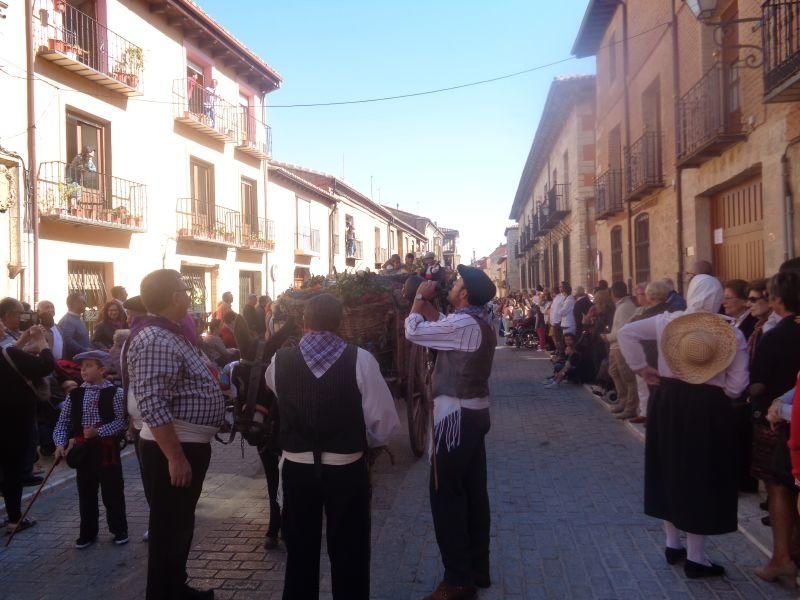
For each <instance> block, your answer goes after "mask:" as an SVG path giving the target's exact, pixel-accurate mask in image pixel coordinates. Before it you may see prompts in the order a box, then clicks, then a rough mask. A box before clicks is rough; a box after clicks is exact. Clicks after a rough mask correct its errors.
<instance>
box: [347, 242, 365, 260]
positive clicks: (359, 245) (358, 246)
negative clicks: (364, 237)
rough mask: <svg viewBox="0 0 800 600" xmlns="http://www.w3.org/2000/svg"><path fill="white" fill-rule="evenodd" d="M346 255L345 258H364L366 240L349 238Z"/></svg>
mask: <svg viewBox="0 0 800 600" xmlns="http://www.w3.org/2000/svg"><path fill="white" fill-rule="evenodd" d="M344 255H345V258H355V259H357V260H361V259H362V258H364V242H362V241H361V240H356V239H350V240H347V244H346V247H345V249H344Z"/></svg>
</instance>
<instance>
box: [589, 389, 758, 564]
mask: <svg viewBox="0 0 800 600" xmlns="http://www.w3.org/2000/svg"><path fill="white" fill-rule="evenodd" d="M583 388H584V389H585V390H586V392H587V393H588V394H589V395H590V396H591V397H592V398H594V399H595V401H596V402H597V403H598V404H600V405H601V406H602V407H603V408H605V409H606V410H607V411H608V412H609V413H610V412H611V405H610V404H608V403H607V402H604V401H603V399H602V398H600V397H599V396H598V395H596V394H593V393H592V388H591V386H590V385H588V384H584V385H583ZM625 428H626V429H627V430H628V431H630V432H631V433H632V434H633V436H634V437H635V438H636V439H638V440H639V441H640V442H642V444H644V438H645V428H644V427H642V426H640V425H634V424H633V423H631V422H629V421H625ZM742 520H743V519H739V524H738V525H737V528H738V530H739V532H740V533H741V534H742V535H743V536H744V537H745V538H746V539H747V541H748V542H750V543H751V544H753V546H755V547H756V548H758V550H759V551H760V552H761V553H762V554H763V555H764V556H766V557H767V558H771V557H772V552H771V551H770V550H769V548H767V547H766V546H764V544H762V543H761V542H760V541H759V540H758V538H757V537H756V536H755V535H753V533H752V532H751V531H749V530H748V529H747V528H746V527H744V526H743V525H741V521H742Z"/></svg>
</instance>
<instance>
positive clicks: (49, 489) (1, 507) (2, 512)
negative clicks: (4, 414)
mask: <svg viewBox="0 0 800 600" xmlns="http://www.w3.org/2000/svg"><path fill="white" fill-rule="evenodd" d="M134 452H135V451H134V449H133V446H131V445H128V446H126V447H125V448H123V450H122V452H120V459H125V458H127V457H129V456H130V455H131V454H134ZM64 473H65V474H64V475H63V476H61V477H58V478H54V479H52V480H51V481H48V482H47V484H46V485H45V486H44V487H43V488H42V491H41V493H40V494H39V497H42V496H47V495H49V494H51V493H53V492H55V491H57V490H60V489H61V488H62V487H64V486H65V485H67V484H68V483H70V482H71V481H74V480H75V476H76V473H75V469H71V468H69V467H67V470H66V471H65V472H64ZM54 474H55V473H54ZM37 487H38V486H37ZM37 487H25V488H23V492H22V510H23V512H24V511H25V509H26V508H27V506H28V502H29V501H30V499H31V498H33V495H34V494H35V493H36V489H37ZM0 516H2V517H5V516H6V507H5V504H0Z"/></svg>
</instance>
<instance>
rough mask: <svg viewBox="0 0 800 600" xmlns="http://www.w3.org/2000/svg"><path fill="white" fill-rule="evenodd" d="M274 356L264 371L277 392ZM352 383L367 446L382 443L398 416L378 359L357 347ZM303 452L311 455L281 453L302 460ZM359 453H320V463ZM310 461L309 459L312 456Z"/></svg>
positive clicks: (330, 463) (387, 436)
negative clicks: (362, 413) (359, 393)
mask: <svg viewBox="0 0 800 600" xmlns="http://www.w3.org/2000/svg"><path fill="white" fill-rule="evenodd" d="M277 358H278V356H277V355H275V356H274V357H273V358H272V362H271V363H270V364H269V367H267V372H266V373H265V374H264V380H265V381H266V384H267V387H269V389H271V390H272V391H273V392H275V394H276V395H277V393H278V392H277V390H276V389H275V361H276V360H277ZM356 383H357V385H358V391H360V392H361V410H362V411H363V412H364V425H365V426H366V429H367V443H368V445H369V447H370V448H374V447H376V446H383V445H384V444H386V442H387V441H388V440H389V436H390V435H392V433H393V432H394V430H395V429H397V428H398V427H399V426H400V418H399V417H398V416H397V409H396V408H395V406H394V398H393V397H392V392H390V391H389V387H388V386H387V385H386V381H385V380H384V379H383V375H381V369H380V366H379V365H378V361H377V360H375V357H374V356H372V354H370V353H369V352H367V351H366V350H364V349H363V348H359V349H358V355H357V356H356ZM307 455H311V452H301V453H293V455H292V456H290V455H289V454H288V453H286V452H284V456H285V457H286V458H287V459H289V460H292V461H293V462H306V459H308V456H307ZM361 455H362V453H361V452H357V453H355V454H352V455H351V454H334V453H327V452H326V453H323V455H322V463H323V464H327V465H333V464H350V463H351V462H355V461H356V460H358V459H359V458H361ZM342 457H349V458H351V459H352V460H349V462H341V460H340V459H341V458H342ZM353 457H355V458H353ZM311 462H312V463H313V457H312V459H311Z"/></svg>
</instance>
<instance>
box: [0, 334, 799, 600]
mask: <svg viewBox="0 0 800 600" xmlns="http://www.w3.org/2000/svg"><path fill="white" fill-rule="evenodd" d="M542 354H543V353H537V352H535V351H534V352H526V351H521V352H520V351H517V350H516V349H512V348H503V349H501V350H498V351H497V357H496V362H495V365H496V366H495V372H494V375H493V378H492V381H491V384H492V387H493V391H494V393H493V400H492V409H491V410H492V429H491V431H490V432H489V434H488V436H487V438H486V448H487V463H488V474H489V479H488V480H489V485H488V487H489V494H490V503H491V507H492V514H491V518H492V536H491V562H492V567H491V575H492V579H493V582H494V583H493V585H492V587H491V588H489V589H487V590H482V591H481V592H480V594H479V598H486V599H498V600H499V599H523V598H525V599H527V598H536V599H539V598H742V599H747V600H750V599H753V598H792V597H794V594H793V593H791V592H790V591H789V590H781V589H779V588H776V587H775V586H773V585H771V584H767V583H765V582H763V581H761V580H760V579H758V578H757V577H755V576H754V575H753V573H752V571H753V569H754V568H756V567H757V566H759V565H760V564H761V563H762V562H763V561H764V556H763V554H761V552H760V551H759V550H758V549H757V547H756V546H754V545H753V544H752V543H751V542H749V541H748V540H747V539H746V538H745V537H744V536H743V535H742V534H741V533H732V534H729V535H726V536H722V537H720V538H715V540H714V545H713V547H711V548H709V553H710V555H711V556H712V557H713V558H714V560H718V561H721V562H723V563H724V564H725V565H726V569H727V577H726V579H725V580H719V581H711V582H709V581H687V580H686V579H685V577H684V575H683V571H682V569H681V568H679V567H670V566H668V565H667V564H666V562H665V561H664V556H663V539H662V537H663V535H662V530H661V526H660V524H659V523H658V522H657V521H655V520H654V519H651V518H649V517H646V516H644V515H643V514H642V492H643V459H644V447H643V445H642V443H641V441H640V440H639V439H638V438H637V437H636V436H635V434H633V433H632V432H630V431H628V430H627V429H626V427H625V426H624V425H623V424H621V423H620V422H619V421H617V420H616V419H614V418H613V417H612V416H611V415H610V414H608V412H607V411H606V410H605V409H604V408H603V407H602V406H601V405H600V404H599V403H598V402H597V401H596V400H594V399H593V398H592V397H591V394H590V393H589V392H587V391H586V390H585V389H584V388H582V387H579V386H569V387H564V388H558V389H556V390H549V389H545V388H544V387H543V386H542V384H541V383H539V381H541V380H542V379H544V378H545V377H546V376H547V375H548V374H549V373H550V372H551V371H552V367H551V366H550V362H549V361H548V360H547V359H546V358H545V357H544V356H542ZM398 408H399V410H400V412H401V414H402V412H403V411H404V408H403V406H402V404H399V405H398ZM389 447H390V449H391V450H392V453H393V454H394V456H395V459H396V464H395V465H394V466H391V465H389V463H388V460H387V459H385V458H381V459H380V460H379V461H378V462H377V463H376V465H375V468H374V470H373V486H374V491H373V498H372V561H371V562H372V591H371V595H370V597H371V598H375V599H380V600H395V599H403V600H405V599H408V600H412V599H418V598H421V597H423V596H424V595H425V594H427V593H428V592H429V591H430V590H431V589H433V587H435V585H436V583H437V582H438V581H439V580H440V579H441V576H442V566H441V562H440V558H439V554H438V550H437V546H436V540H435V537H434V532H433V523H432V520H431V514H430V508H429V502H428V497H427V496H428V494H427V485H428V471H429V464H428V461H427V460H426V459H425V458H421V459H415V458H414V457H413V455H412V454H411V452H410V451H409V448H408V438H407V434H406V431H405V429H403V430H400V431H397V432H396V433H395V434H394V435H393V436H392V438H391V440H390V442H389ZM213 452H214V453H213V458H212V461H211V467H210V469H209V474H208V476H207V478H206V483H205V486H204V491H203V495H202V496H201V498H200V502H199V503H198V507H197V526H196V530H195V541H194V543H193V545H192V550H191V552H190V555H189V561H188V571H189V577H190V578H191V579H190V583H191V584H192V585H195V586H197V587H201V588H212V589H214V590H215V592H216V594H215V597H216V598H223V599H226V598H259V599H264V598H268V599H272V598H281V594H282V587H283V577H284V570H285V565H286V551H285V548H284V546H283V545H282V544H281V545H279V546H278V547H277V548H276V549H273V550H269V551H265V550H264V548H263V545H264V535H265V534H266V531H267V523H268V521H269V515H268V508H267V506H268V503H267V490H266V482H265V479H264V472H263V468H262V466H261V463H260V461H259V460H258V457H257V456H256V453H255V451H254V450H253V449H252V448H249V447H248V448H246V449H245V457H244V459H242V455H241V448H240V446H239V444H238V443H236V444H234V445H233V446H227V447H222V446H221V445H218V444H215V446H214V451H213ZM124 470H125V479H126V489H125V492H126V499H127V502H128V506H129V507H131V508H130V510H129V521H130V535H131V542H130V543H129V544H127V545H126V546H124V547H120V548H117V547H114V546H113V545H112V544H111V538H110V536H108V535H106V534H103V535H101V536H100V540H99V542H98V543H97V544H96V545H95V546H94V547H93V548H91V549H89V550H88V551H86V552H82V551H79V550H76V549H75V548H73V541H74V537H75V532H76V530H77V526H78V523H77V514H76V513H75V511H74V510H73V509H72V507H73V506H75V505H76V503H77V496H76V493H75V489H74V486H73V485H64V486H63V487H62V488H60V489H58V490H56V491H53V492H51V493H49V494H48V495H47V496H45V497H44V498H42V499H41V500H40V501H38V504H37V509H36V516H37V518H38V519H39V524H38V525H37V526H36V527H35V528H33V529H31V531H29V532H24V534H20V535H19V539H15V540H14V542H13V543H12V545H11V546H10V547H9V548H6V549H2V550H0V561H1V562H2V565H3V569H2V573H0V589H2V595H3V597H5V598H9V599H10V598H19V599H20V600H23V599H24V600H27V599H29V598H30V599H45V598H47V599H50V598H53V599H55V598H63V597H64V595H65V594H67V595H69V594H72V593H79V592H80V591H81V590H86V586H87V585H88V586H90V590H91V597H96V598H100V597H104V596H111V595H113V597H115V598H120V599H124V600H127V599H130V600H135V599H138V598H142V597H143V594H144V585H145V581H144V577H145V567H146V556H147V547H146V546H147V544H146V543H144V542H141V535H142V534H143V533H144V531H145V530H146V528H147V518H146V514H145V513H146V510H144V508H143V506H144V495H143V492H142V487H141V483H140V481H139V478H138V469H137V466H136V462H135V459H134V458H133V457H130V456H129V457H128V458H127V459H126V460H125V469H124ZM759 526H761V525H760V524H759ZM325 563H326V558H325V555H324V553H323V569H322V571H323V573H325V572H326V571H327V568H326V566H325ZM330 586H331V583H330V578H329V577H328V576H327V575H323V578H322V583H321V593H320V597H321V598H330V597H331V593H330Z"/></svg>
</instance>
